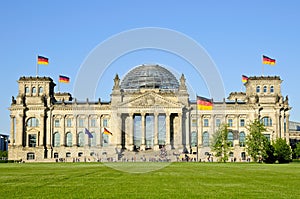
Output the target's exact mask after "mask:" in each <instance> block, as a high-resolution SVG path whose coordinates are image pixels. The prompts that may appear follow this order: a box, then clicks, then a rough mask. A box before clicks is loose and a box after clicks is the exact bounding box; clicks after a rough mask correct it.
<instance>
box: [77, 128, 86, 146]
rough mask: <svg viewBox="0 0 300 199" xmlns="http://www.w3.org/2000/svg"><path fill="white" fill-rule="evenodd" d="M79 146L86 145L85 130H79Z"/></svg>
mask: <svg viewBox="0 0 300 199" xmlns="http://www.w3.org/2000/svg"><path fill="white" fill-rule="evenodd" d="M77 146H79V147H83V146H84V134H83V132H79V133H78V135H77Z"/></svg>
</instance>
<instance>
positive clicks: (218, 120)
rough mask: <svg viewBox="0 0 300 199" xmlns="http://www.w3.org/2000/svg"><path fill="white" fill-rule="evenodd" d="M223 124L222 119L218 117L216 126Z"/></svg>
mask: <svg viewBox="0 0 300 199" xmlns="http://www.w3.org/2000/svg"><path fill="white" fill-rule="evenodd" d="M220 125H221V119H219V118H217V119H216V126H217V127H219V126H220Z"/></svg>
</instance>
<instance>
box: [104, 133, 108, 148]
mask: <svg viewBox="0 0 300 199" xmlns="http://www.w3.org/2000/svg"><path fill="white" fill-rule="evenodd" d="M102 136H103V139H102V140H103V146H108V144H109V143H108V141H109V140H108V135H106V134H102Z"/></svg>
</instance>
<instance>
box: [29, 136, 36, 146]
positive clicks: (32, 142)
mask: <svg viewBox="0 0 300 199" xmlns="http://www.w3.org/2000/svg"><path fill="white" fill-rule="evenodd" d="M28 146H29V147H35V146H36V134H29V135H28Z"/></svg>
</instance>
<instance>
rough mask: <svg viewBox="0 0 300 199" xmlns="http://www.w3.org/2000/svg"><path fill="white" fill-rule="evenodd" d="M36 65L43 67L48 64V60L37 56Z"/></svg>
mask: <svg viewBox="0 0 300 199" xmlns="http://www.w3.org/2000/svg"><path fill="white" fill-rule="evenodd" d="M37 63H38V64H43V65H48V64H49V59H48V58H47V57H43V56H40V55H38V59H37Z"/></svg>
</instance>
